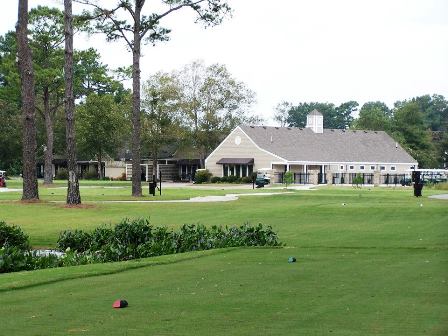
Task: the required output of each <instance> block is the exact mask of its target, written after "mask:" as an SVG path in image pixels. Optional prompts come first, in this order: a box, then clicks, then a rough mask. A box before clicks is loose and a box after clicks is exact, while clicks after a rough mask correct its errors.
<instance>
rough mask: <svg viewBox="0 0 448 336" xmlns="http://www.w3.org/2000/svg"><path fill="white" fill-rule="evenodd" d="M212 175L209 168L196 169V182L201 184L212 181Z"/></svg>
mask: <svg viewBox="0 0 448 336" xmlns="http://www.w3.org/2000/svg"><path fill="white" fill-rule="evenodd" d="M211 177H212V174H211V173H210V172H209V171H208V170H207V169H203V170H198V171H196V174H195V176H194V183H196V184H201V183H207V182H209V181H210V178H211Z"/></svg>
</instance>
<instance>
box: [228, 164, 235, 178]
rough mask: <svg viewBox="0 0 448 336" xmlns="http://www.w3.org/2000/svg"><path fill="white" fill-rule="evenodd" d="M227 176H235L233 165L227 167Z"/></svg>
mask: <svg viewBox="0 0 448 336" xmlns="http://www.w3.org/2000/svg"><path fill="white" fill-rule="evenodd" d="M229 175H230V176H233V175H235V166H233V165H230V166H229Z"/></svg>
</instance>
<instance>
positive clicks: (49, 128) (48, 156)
mask: <svg viewBox="0 0 448 336" xmlns="http://www.w3.org/2000/svg"><path fill="white" fill-rule="evenodd" d="M44 119H45V131H46V134H47V143H46V149H45V152H44V184H52V183H53V144H54V131H53V118H52V116H51V111H50V95H49V93H48V88H46V89H45V91H44Z"/></svg>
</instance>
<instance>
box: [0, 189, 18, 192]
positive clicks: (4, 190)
mask: <svg viewBox="0 0 448 336" xmlns="http://www.w3.org/2000/svg"><path fill="white" fill-rule="evenodd" d="M8 191H22V189H10V188H0V192H8Z"/></svg>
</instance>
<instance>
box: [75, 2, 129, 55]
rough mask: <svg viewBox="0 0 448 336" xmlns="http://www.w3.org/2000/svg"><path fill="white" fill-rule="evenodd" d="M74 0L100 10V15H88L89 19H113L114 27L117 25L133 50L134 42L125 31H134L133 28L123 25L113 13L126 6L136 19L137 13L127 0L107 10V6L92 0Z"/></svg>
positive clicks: (117, 28) (116, 27)
mask: <svg viewBox="0 0 448 336" xmlns="http://www.w3.org/2000/svg"><path fill="white" fill-rule="evenodd" d="M74 1H75V2H77V3H80V4H82V5H87V6H92V7H94V8H96V9H97V10H98V12H99V13H98V15H96V16H88V17H87V19H89V20H98V19H100V18H101V17H103V18H104V20H106V19H109V20H111V21H112V23H113V25H114V27H115V29H116V30H118V31H119V32H120V35H121V37H122V38H123V39H124V40H125V41H126V44H127V45H128V46H129V48H131V50H132V43H131V41H129V39H128V37H127V36H126V34H125V33H124V32H125V31H129V32H132V30H130V29H127V28H126V27H121V26H120V23H119V22H118V21H117V20H116V19H115V18H113V17H112V15H114V14H115V12H116V11H117V10H118V9H120V8H125V9H127V10H128V11H129V13H130V14H131V15H132V17H133V19H135V15H134V14H133V11H132V8H131V10H129V8H127V6H126V3H125V2H123V1H121V2H120V3H119V4H118V6H117V7H116V8H114V9H112V10H107V9H105V8H102V7H100V6H98V5H97V4H94V3H92V2H91V1H90V0H74ZM127 5H129V4H127Z"/></svg>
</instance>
